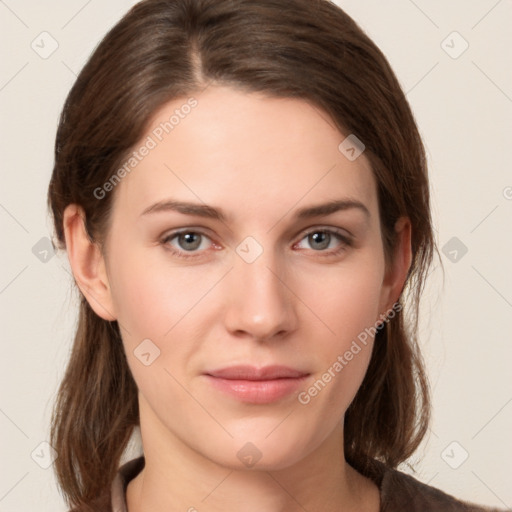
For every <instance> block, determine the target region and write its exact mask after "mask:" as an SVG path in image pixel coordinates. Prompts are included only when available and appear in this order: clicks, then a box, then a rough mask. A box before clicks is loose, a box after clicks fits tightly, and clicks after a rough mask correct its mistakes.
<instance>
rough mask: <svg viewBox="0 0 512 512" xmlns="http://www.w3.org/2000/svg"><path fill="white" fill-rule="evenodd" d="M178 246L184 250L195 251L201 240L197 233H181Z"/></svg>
mask: <svg viewBox="0 0 512 512" xmlns="http://www.w3.org/2000/svg"><path fill="white" fill-rule="evenodd" d="M180 245H181V246H182V247H183V248H184V249H185V250H188V251H190V250H193V249H197V248H198V247H199V245H201V239H200V237H199V235H198V234H197V233H183V234H182V235H180Z"/></svg>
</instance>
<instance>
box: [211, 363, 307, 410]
mask: <svg viewBox="0 0 512 512" xmlns="http://www.w3.org/2000/svg"><path fill="white" fill-rule="evenodd" d="M308 376H309V373H307V372H303V371H301V370H297V369H294V368H289V367H287V366H265V367H262V368H257V367H254V366H231V367H229V368H221V369H218V370H212V371H208V372H207V373H206V374H205V377H206V378H207V379H208V382H209V383H210V384H211V385H212V387H214V389H216V390H218V391H221V392H223V393H224V394H227V395H228V396H230V397H231V398H235V399H237V400H238V401H241V402H245V403H252V404H267V403H272V402H276V401H278V400H281V399H283V398H285V397H288V396H290V395H292V394H294V392H296V391H297V390H298V389H299V388H300V387H301V386H302V384H303V382H304V380H305V379H306V378H307V377H308Z"/></svg>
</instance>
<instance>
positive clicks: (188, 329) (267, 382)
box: [49, 0, 484, 512]
mask: <svg viewBox="0 0 512 512" xmlns="http://www.w3.org/2000/svg"><path fill="white" fill-rule="evenodd" d="M49 203H50V206H51V209H52V212H53V216H54V222H55V230H56V235H57V238H58V241H59V244H60V245H61V247H63V248H65V249H66V251H67V253H68V256H69V260H70V264H71V268H72V270H73V275H74V277H75V280H76V283H77V285H78V287H79V289H80V292H81V297H82V301H81V306H80V317H79V324H78V327H77V333H76V338H75V344H74V346H73V351H72V354H71V358H70V362H69V366H68V368H67V371H66V375H65V377H64V380H63V382H62V385H61V388H60V390H59V395H58V400H57V403H56V405H55V410H54V417H53V423H52V445H53V446H54V448H55V449H56V450H57V452H58V454H59V457H58V458H57V460H56V462H55V467H56V472H57V476H58V478H59V482H60V485H61V487H62V489H63V491H64V494H65V496H66V498H67V501H68V503H69V505H70V506H71V507H72V508H73V509H74V510H80V511H85V510H118V511H122V510H129V511H130V512H138V511H142V510H151V511H155V512H159V511H160V510H162V511H163V510H165V511H174V510H189V511H193V510H198V511H202V510H212V511H214V510H215V511H216V510H244V511H253V510H258V511H261V510H265V511H284V510H286V511H294V510H309V511H313V510H320V509H321V510H324V511H331V510H332V511H334V510H347V511H354V512H355V511H375V512H376V511H379V510H381V511H387V512H391V511H397V510H410V511H425V510H432V511H433V510H436V511H441V510H474V511H478V510H484V509H483V508H480V507H477V506H473V505H469V504H464V503H462V502H460V501H458V500H456V499H455V498H453V497H450V496H447V495H446V494H444V493H442V492H441V491H438V490H436V489H434V488H432V487H429V486H426V485H423V484H421V483H420V482H418V481H416V480H414V479H413V478H411V477H409V476H406V475H404V474H402V473H400V472H398V471H396V470H395V469H396V467H397V465H398V464H399V463H400V462H402V461H404V460H406V459H407V458H408V457H409V456H410V455H411V454H412V453H413V452H414V451H415V449H416V448H417V447H418V445H419V443H420V442H421V440H422V439H423V437H424V435H425V433H426V431H427V428H428V419H429V398H428V387H427V382H426V377H425V374H424V369H423V365H422V362H421V357H420V354H419V351H418V347H417V345H416V341H415V332H416V323H415V319H416V314H417V308H418V300H419V297H420V294H421V289H422V286H423V282H424V278H425V276H426V273H427V271H428V267H429V264H430V262H431V259H432V255H433V254H434V252H435V246H434V241H433V235H432V226H431V217H430V207H429V194H428V179H427V170H426V159H425V154H424V149H423V146H422V142H421V140H420V137H419V135H418V131H417V128H416V126H415V122H414V119H413V116H412V113H411V111H410V108H409V106H408V104H407V101H406V99H405V97H404V94H403V92H402V91H401V89H400V87H399V84H398V82H397V80H396V78H395V76H394V74H393V72H392V70H391V69H390V67H389V64H388V63H387V61H386V59H385V58H384V56H383V55H382V53H381V52H380V51H379V50H378V48H377V47H376V46H375V45H374V44H373V43H372V42H371V41H370V40H369V39H368V37H367V36H366V35H365V34H364V33H363V32H362V31H361V29H360V28H359V27H358V26H357V25H356V24H355V23H354V22H353V21H352V20H351V19H350V18H349V17H348V16H347V15H346V14H345V13H344V12H343V11H342V10H340V9H339V8H338V7H336V6H335V5H334V4H331V3H330V2H327V1H324V0H318V1H311V0H293V1H289V2H286V3H285V4H283V2H281V1H277V0H257V1H246V0H242V1H237V2H233V1H231V0H220V1H219V0H216V1H214V0H145V1H143V2H141V3H139V4H137V5H136V6H135V7H134V8H133V9H132V10H131V11H130V12H129V13H128V14H127V15H126V16H125V17H124V18H123V19H122V20H121V21H120V22H119V23H118V24H117V25H116V26H115V27H114V28H113V29H112V30H111V31H110V32H109V34H107V36H106V37H105V38H104V40H103V41H102V42H101V44H100V45H99V46H98V48H97V49H96V51H95V52H94V54H93V55H92V57H91V58H90V60H89V62H88V63H87V64H86V66H85V67H84V69H83V70H82V72H81V74H80V75H79V77H78V79H77V81H76V83H75V85H74V87H73V88H72V90H71V92H70V94H69V96H68V98H67V101H66V104H65V106H64V110H63V113H62V117H61V120H60V125H59V129H58V133H57V140H56V151H55V167H54V172H53V176H52V180H51V183H50V189H49ZM137 426H140V430H141V438H142V445H143V452H144V455H143V457H140V458H137V459H134V460H132V461H131V462H129V463H127V464H125V465H124V466H123V467H122V468H120V469H119V462H120V459H121V456H122V454H123V452H124V450H125V448H126V446H127V443H128V441H129V439H130V437H131V435H132V433H133V430H134V428H135V427H137Z"/></svg>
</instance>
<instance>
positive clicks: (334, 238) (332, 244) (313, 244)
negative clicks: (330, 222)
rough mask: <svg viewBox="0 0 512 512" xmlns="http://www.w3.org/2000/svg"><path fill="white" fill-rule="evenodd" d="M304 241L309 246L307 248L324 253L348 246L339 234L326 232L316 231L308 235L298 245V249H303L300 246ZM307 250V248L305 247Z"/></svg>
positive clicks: (347, 242) (345, 239)
mask: <svg viewBox="0 0 512 512" xmlns="http://www.w3.org/2000/svg"><path fill="white" fill-rule="evenodd" d="M304 241H306V242H307V243H308V244H309V248H311V249H313V250H314V251H324V250H325V249H335V248H336V247H337V246H339V245H342V246H343V245H348V244H349V241H348V239H347V237H344V236H343V235H340V234H339V233H335V232H333V231H328V230H320V229H319V230H316V231H312V232H310V233H308V234H307V235H306V236H305V237H304V238H303V239H302V240H301V241H300V242H299V243H298V246H299V248H300V249H304V248H305V247H300V245H301V244H302V243H303V242H304ZM306 249H307V247H306Z"/></svg>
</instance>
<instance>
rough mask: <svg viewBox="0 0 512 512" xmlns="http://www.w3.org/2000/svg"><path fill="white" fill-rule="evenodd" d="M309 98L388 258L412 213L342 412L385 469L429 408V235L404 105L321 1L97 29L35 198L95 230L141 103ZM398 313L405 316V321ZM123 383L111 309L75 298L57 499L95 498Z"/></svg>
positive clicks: (242, 6)
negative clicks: (341, 137)
mask: <svg viewBox="0 0 512 512" xmlns="http://www.w3.org/2000/svg"><path fill="white" fill-rule="evenodd" d="M212 82H215V83H218V84H225V85H229V86H233V87H237V88H239V89H242V90H244V91H247V92H252V91H258V92H263V93H265V94H267V95H268V96H271V97H296V98H302V99H304V100H306V101H309V102H311V103H312V104H314V105H316V106H317V107H318V108H319V109H321V110H323V111H324V112H326V113H327V114H329V116H330V117H331V118H332V120H333V121H334V122H335V123H336V126H337V127H338V128H339V130H340V132H341V133H344V134H345V135H348V134H351V133H353V134H356V135H357V137H358V138H359V139H361V140H362V141H363V142H364V144H365V146H366V150H365V155H366V156H367V157H368V158H369V160H370V162H371V164H372V169H373V172H374V174H375V177H376V182H377V187H378V197H379V207H380V216H381V224H382V233H383V243H384V247H385V251H386V256H387V259H388V261H389V260H390V258H391V257H392V250H393V247H394V238H393V235H394V224H395V222H396V220H397V219H398V218H399V217H400V216H407V217H408V218H409V219H410V221H411V224H412V250H413V263H412V266H411V268H410V271H409V275H408V280H407V284H406V286H407V290H408V296H407V297H406V298H403V299H406V301H405V302H406V303H407V306H408V307H407V312H408V314H409V315H410V317H409V318H408V321H405V320H404V318H403V312H400V313H398V314H396V315H395V316H394V318H393V319H391V320H389V321H388V322H387V323H386V325H385V328H383V329H379V331H378V332H377V334H376V340H375V348H374V351H373V354H372V358H371V361H370V365H369V369H368V372H367V374H366V377H365V379H364V381H363V383H362V385H361V388H360V389H359V391H358V393H357V395H356V398H355V399H354V401H353V403H352V404H351V405H350V407H349V409H348V411H347V413H346V416H345V453H346V457H347V460H348V461H349V462H351V463H352V464H353V465H354V466H355V467H356V468H363V467H369V466H368V465H369V464H371V461H372V460H373V459H378V460H380V461H382V462H384V463H385V464H387V465H388V466H391V467H396V465H397V464H398V463H400V462H401V461H403V460H405V459H406V458H407V457H409V456H410V455H411V454H412V453H413V452H414V450H415V449H416V448H417V446H418V445H419V443H420V441H421V440H422V438H423V436H424V434H425V432H426V430H427V425H428V419H429V410H430V408H429V407H430V405H429V397H428V386H427V381H426V377H425V372H424V369H423V365H422V362H421V358H420V355H419V350H418V348H417V344H416V331H417V312H418V303H419V297H420V294H421V291H422V287H423V283H424V279H425V277H426V273H427V270H428V267H429V265H430V263H431V259H432V255H433V253H434V251H435V245H434V241H433V235H432V226H431V216H430V206H429V188H428V178H427V168H426V157H425V151H424V147H423V144H422V141H421V138H420V136H419V134H418V130H417V127H416V124H415V121H414V117H413V114H412V112H411V109H410V107H409V105H408V103H407V100H406V98H405V96H404V94H403V92H402V90H401V88H400V86H399V83H398V81H397V79H396V77H395V75H394V73H393V71H392V70H391V67H390V66H389V64H388V62H387V60H386V58H385V57H384V56H383V54H382V53H381V51H380V50H379V49H378V48H377V47H376V45H375V44H374V43H373V42H372V41H371V40H370V39H369V38H368V37H367V36H366V35H365V34H364V32H363V31H362V30H361V29H360V28H359V27H358V26H357V24H356V23H355V22H354V21H353V20H352V19H351V18H350V17H349V16H348V15H347V14H345V13H344V12H343V11H342V10H341V9H340V8H339V7H337V6H336V5H334V4H333V3H331V2H329V1H327V0H286V1H283V0H237V1H233V0H145V1H143V2H141V3H139V4H137V5H135V6H134V7H133V8H132V9H131V10H130V11H129V12H128V13H127V14H126V15H125V16H124V17H123V18H122V19H121V21H120V22H119V23H118V24H117V25H116V26H114V27H113V28H112V29H111V30H110V32H109V33H108V34H107V35H106V36H105V38H104V39H103V40H102V42H101V43H100V44H99V46H98V47H97V48H96V50H95V51H94V53H93V55H92V56H91V57H90V59H89V61H88V62H87V64H86V65H85V67H84V68H83V70H82V72H81V73H80V75H79V76H78V79H77V80H76V83H75V84H74V86H73V88H72V89H71V91H70V93H69V95H68V97H67V100H66V102H65V105H64V108H63V112H62V115H61V118H60V124H59V127H58V132H57V137H56V144H55V166H54V169H53V175H52V178H51V183H50V187H49V204H50V207H51V210H52V213H53V217H54V223H55V231H56V235H57V238H58V241H59V244H60V245H61V247H63V246H64V244H65V240H64V234H63V212H64V209H65V207H66V206H67V205H69V204H71V203H76V204H78V205H80V206H81V207H82V208H83V210H84V212H85V216H86V228H87V231H88V233H89V235H90V237H91V239H92V240H94V241H96V242H97V243H98V244H100V246H101V243H102V237H103V235H104V233H105V231H106V229H107V228H108V220H109V210H110V208H111V207H112V196H113V194H112V193H111V194H107V195H106V197H104V198H102V199H98V198H97V197H96V195H95V194H94V190H95V189H96V188H97V187H101V186H102V185H103V184H104V183H106V182H107V180H108V179H109V178H110V177H111V176H112V175H113V173H114V172H115V171H116V170H117V169H118V168H119V166H120V165H122V163H123V162H124V159H125V158H126V156H127V154H128V153H129V151H130V149H131V148H133V147H134V145H135V144H136V143H137V142H138V141H139V140H140V138H141V137H142V136H143V134H144V132H145V130H146V129H147V127H148V123H149V121H150V119H151V116H152V115H154V113H155V112H156V110H157V109H158V108H159V107H161V106H162V105H163V104H164V103H166V102H168V101H169V100H171V99H174V98H177V97H181V96H186V95H190V94H193V93H194V92H197V91H199V90H200V89H201V88H204V87H205V86H206V85H207V84H209V83H212ZM406 324H407V326H408V327H407V328H406ZM138 421H139V419H138V402H137V387H136V384H135V382H134V380H133V377H132V375H131V373H130V370H129V368H128V365H127V361H126V357H125V354H124V350H123V346H122V342H121V337H120V333H119V328H118V325H117V323H116V322H108V321H105V320H103V319H101V318H99V317H98V316H97V315H96V314H95V313H94V312H93V310H92V309H91V307H90V306H89V304H88V303H87V301H86V300H85V299H84V298H83V296H82V300H81V305H80V315H79V321H78V326H77V333H76V337H75V342H74V345H73V348H72V353H71V357H70V361H69V364H68V367H67V370H66V373H65V376H64V379H63V381H62V383H61V386H60V389H59V392H58V396H57V400H56V403H55V408H54V414H53V419H52V430H51V443H52V445H53V447H54V448H55V449H56V450H57V452H58V458H57V460H56V461H55V464H54V466H55V471H56V474H57V477H58V480H59V484H60V486H61V488H62V490H63V492H64V494H65V497H66V500H67V502H68V503H69V504H70V505H72V506H75V507H79V509H80V510H94V507H95V506H99V505H98V504H99V503H104V504H105V505H104V506H107V504H108V500H109V492H110V486H111V483H112V481H113V478H114V476H115V473H116V471H117V469H118V465H119V461H120V457H121V455H122V453H123V451H124V449H125V448H126V445H127V442H128V440H129V438H130V435H131V433H132V431H133V428H134V427H135V426H136V425H137V424H138Z"/></svg>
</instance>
